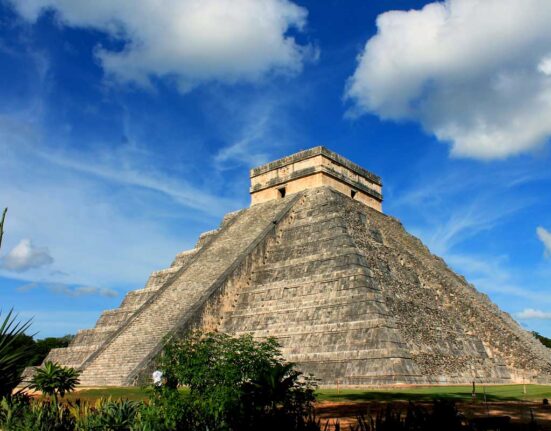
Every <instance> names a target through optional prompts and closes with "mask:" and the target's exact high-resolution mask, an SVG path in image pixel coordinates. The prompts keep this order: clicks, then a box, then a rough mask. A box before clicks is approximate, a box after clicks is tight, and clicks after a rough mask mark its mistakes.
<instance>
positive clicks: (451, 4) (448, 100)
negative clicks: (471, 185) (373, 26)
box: [346, 0, 551, 159]
mask: <svg viewBox="0 0 551 431" xmlns="http://www.w3.org/2000/svg"><path fill="white" fill-rule="evenodd" d="M549 22H551V2H549V1H548V0H524V1H518V0H447V1H445V2H442V3H430V4H428V5H426V6H425V7H424V8H423V9H421V10H411V11H407V12H405V11H390V12H386V13H384V14H382V15H380V16H379V17H378V19H377V27H378V32H377V34H376V35H375V36H373V37H372V38H371V39H369V40H368V42H367V44H366V45H365V48H364V51H363V53H362V55H361V57H360V59H359V64H358V67H357V69H356V71H355V73H354V75H353V76H352V77H351V78H350V79H349V82H348V86H347V89H346V96H347V97H348V98H349V99H351V100H353V101H354V102H355V107H354V109H353V110H352V111H351V113H352V114H362V113H366V112H370V113H374V114H376V115H378V116H380V117H381V118H383V119H387V120H395V121H403V120H413V121H417V122H419V123H421V125H422V126H423V127H424V128H425V129H426V130H427V131H429V132H431V133H433V134H434V135H435V136H436V137H437V138H438V139H440V140H442V141H446V142H451V144H452V150H451V153H452V155H453V156H457V157H472V158H477V159H496V158H505V157H507V156H511V155H514V154H519V153H522V152H526V151H530V150H533V149H535V148H537V147H539V146H541V145H543V144H544V143H545V142H546V141H547V140H548V138H549V136H551V122H549V118H550V117H551V76H550V73H551V60H550V59H551V26H549Z"/></svg>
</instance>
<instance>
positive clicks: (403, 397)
mask: <svg viewBox="0 0 551 431" xmlns="http://www.w3.org/2000/svg"><path fill="white" fill-rule="evenodd" d="M483 388H484V389H485V391H486V399H487V400H488V401H523V400H537V401H541V400H542V399H543V398H548V399H550V400H551V386H544V385H526V392H527V393H526V395H524V393H523V385H496V386H484V387H483V386H481V385H478V386H477V389H476V391H477V398H478V400H483V399H484V395H483V393H484V389H483ZM471 390H472V387H471V386H425V387H415V388H404V389H399V388H389V389H368V390H366V389H341V390H340V391H338V392H337V390H336V389H320V390H318V392H317V395H318V400H319V401H336V402H338V401H346V402H365V401H431V400H433V399H437V398H446V399H454V400H457V401H462V400H470V399H471ZM150 394H151V389H148V388H98V389H85V390H82V391H79V392H76V393H73V394H70V395H69V396H67V399H69V400H75V399H77V398H80V399H82V400H87V401H94V400H96V399H98V398H109V397H111V398H112V399H121V398H125V399H130V400H144V399H147V398H148V397H149V396H150Z"/></svg>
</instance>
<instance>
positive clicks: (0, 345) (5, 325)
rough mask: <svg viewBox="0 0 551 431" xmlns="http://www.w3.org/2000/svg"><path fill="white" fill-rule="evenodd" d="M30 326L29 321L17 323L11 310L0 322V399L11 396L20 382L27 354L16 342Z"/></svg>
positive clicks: (25, 349)
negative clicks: (22, 366)
mask: <svg viewBox="0 0 551 431" xmlns="http://www.w3.org/2000/svg"><path fill="white" fill-rule="evenodd" d="M1 317H2V312H1V311H0V319H1ZM30 325H31V322H30V320H29V321H27V322H18V321H17V316H14V315H13V310H10V311H9V312H8V314H7V315H6V317H4V319H3V320H0V397H4V396H7V395H9V394H11V392H12V391H13V389H14V388H15V387H16V386H17V385H18V384H19V383H20V382H21V377H20V374H21V370H22V368H21V365H22V364H24V363H25V361H26V358H27V355H28V353H29V352H28V349H27V348H26V347H24V346H19V345H18V341H19V340H20V339H21V337H23V336H25V331H26V330H27V329H28V328H29V327H30Z"/></svg>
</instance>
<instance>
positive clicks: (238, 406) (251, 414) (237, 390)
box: [158, 332, 316, 430]
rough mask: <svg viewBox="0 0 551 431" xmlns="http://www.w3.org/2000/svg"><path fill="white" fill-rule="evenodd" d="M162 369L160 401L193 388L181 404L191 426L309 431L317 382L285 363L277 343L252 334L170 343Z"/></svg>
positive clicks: (200, 336)
mask: <svg viewBox="0 0 551 431" xmlns="http://www.w3.org/2000/svg"><path fill="white" fill-rule="evenodd" d="M159 369H160V370H162V372H163V374H164V376H165V382H166V385H165V387H164V388H163V391H164V392H163V393H161V394H160V395H159V397H158V399H159V401H160V402H163V399H164V398H166V397H177V396H178V395H177V392H174V388H176V387H177V386H178V385H185V386H187V387H189V394H188V395H186V396H185V397H184V399H180V400H179V401H177V402H179V403H180V404H181V406H180V409H181V410H182V411H186V412H188V414H189V416H191V417H193V418H194V423H193V424H187V426H193V427H197V429H209V430H253V429H264V430H270V429H274V430H275V429H278V430H279V429H286V430H305V429H308V426H309V425H308V419H307V418H308V417H309V416H311V415H312V413H313V403H314V401H315V396H314V391H315V389H316V385H315V381H314V380H313V379H312V378H311V377H309V376H303V375H302V373H300V372H299V371H297V370H296V369H295V368H294V364H290V363H286V362H285V361H284V360H283V357H282V355H281V352H280V348H279V345H278V343H277V341H276V340H275V339H273V338H269V339H267V340H265V341H255V340H254V339H253V338H252V337H251V336H250V335H244V336H241V337H230V336H228V335H225V334H221V333H208V334H201V333H198V332H195V333H191V334H189V336H187V337H186V338H183V339H180V340H172V341H171V342H169V343H168V344H167V346H166V347H165V350H164V353H163V355H162V356H161V359H160V361H159ZM171 391H173V392H172V393H170V392H171ZM169 416H170V414H169ZM194 429H195V428H194Z"/></svg>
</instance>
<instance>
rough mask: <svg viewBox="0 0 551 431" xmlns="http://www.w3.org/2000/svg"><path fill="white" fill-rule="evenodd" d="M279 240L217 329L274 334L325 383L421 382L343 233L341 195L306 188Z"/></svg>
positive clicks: (287, 352)
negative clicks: (306, 190) (305, 192)
mask: <svg viewBox="0 0 551 431" xmlns="http://www.w3.org/2000/svg"><path fill="white" fill-rule="evenodd" d="M276 237H277V240H276V241H275V243H274V244H272V245H271V246H270V247H269V248H268V249H267V250H266V253H265V256H264V261H263V264H262V265H260V266H259V267H258V268H256V269H254V271H253V272H252V274H251V282H250V284H249V286H247V287H245V288H244V289H241V290H240V291H239V294H238V297H237V300H236V303H235V306H234V308H233V309H232V310H230V311H228V312H227V313H226V314H225V315H224V316H223V320H222V323H221V325H220V330H221V331H222V332H227V333H230V334H235V335H241V334H244V333H251V334H253V336H254V337H257V338H264V337H267V336H273V337H276V338H277V339H278V340H279V342H280V343H281V345H282V353H283V354H284V356H285V358H286V359H287V360H289V361H292V362H296V363H297V364H298V365H299V367H301V368H302V369H304V370H306V371H307V372H312V373H314V374H315V376H316V377H317V378H319V379H320V380H321V383H322V384H335V383H337V382H338V383H339V384H348V385H355V384H383V383H392V382H397V381H399V382H410V383H415V382H420V381H422V377H421V376H420V373H419V372H418V370H417V369H416V366H415V364H414V363H413V362H412V361H411V355H410V354H409V352H408V351H407V350H406V349H405V346H406V344H405V343H404V341H403V340H402V339H401V337H400V335H399V332H398V330H397V327H396V324H395V323H394V319H393V317H392V316H391V315H390V313H389V310H388V309H387V307H386V305H385V302H384V298H383V297H382V295H381V289H380V288H379V286H377V284H376V283H375V282H374V280H373V279H372V278H371V274H370V269H369V267H368V266H367V263H366V261H365V259H364V258H363V256H362V254H361V252H360V251H359V250H358V248H357V247H356V245H355V244H354V241H353V240H352V238H351V237H350V235H349V234H348V231H347V227H346V222H345V220H344V219H343V213H342V201H341V197H340V195H339V194H338V193H336V192H334V191H332V190H331V189H328V188H320V189H314V190H309V191H308V193H307V194H306V195H305V198H304V199H303V201H302V202H301V203H300V204H297V205H296V206H295V207H294V208H293V211H292V216H291V217H290V221H289V222H288V223H287V224H286V225H283V224H282V225H280V226H279V227H278V231H277V235H276Z"/></svg>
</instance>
